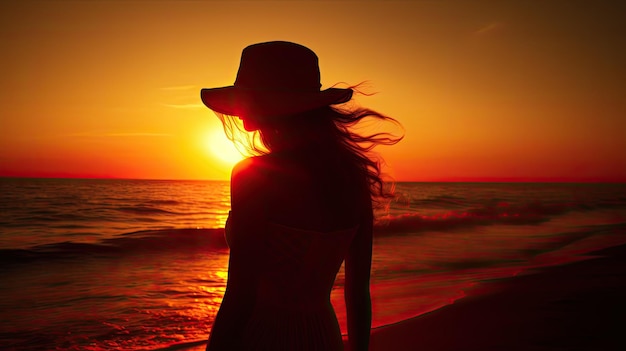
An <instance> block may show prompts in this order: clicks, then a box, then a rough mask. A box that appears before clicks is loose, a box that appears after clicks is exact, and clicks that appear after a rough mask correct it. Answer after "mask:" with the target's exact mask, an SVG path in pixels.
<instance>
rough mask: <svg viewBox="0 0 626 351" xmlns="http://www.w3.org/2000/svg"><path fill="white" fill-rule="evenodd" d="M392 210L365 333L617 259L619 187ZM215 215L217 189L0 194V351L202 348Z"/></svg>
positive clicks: (339, 287) (6, 181) (421, 194)
mask: <svg viewBox="0 0 626 351" xmlns="http://www.w3.org/2000/svg"><path fill="white" fill-rule="evenodd" d="M396 195H397V196H396V198H395V200H393V201H392V202H391V203H390V205H389V207H388V208H384V209H380V210H378V211H377V213H376V218H377V219H376V226H375V238H374V257H373V264H372V282H371V291H372V299H373V326H374V327H377V326H382V325H387V324H391V323H394V322H398V321H401V320H404V319H406V318H410V317H413V316H417V315H420V314H423V313H426V312H429V311H432V310H435V309H438V308H440V307H442V306H445V305H448V304H451V303H454V301H456V300H458V299H460V298H463V297H464V296H465V295H466V294H467V292H468V291H470V290H472V289H474V288H476V287H477V286H479V285H480V284H482V283H484V282H487V281H490V280H494V279H500V278H507V277H512V276H516V275H520V274H527V273H529V272H532V270H533V269H535V268H538V267H544V266H552V265H558V264H563V263H567V262H572V261H575V260H580V259H584V258H585V257H586V256H585V254H588V253H590V252H592V251H594V250H596V249H601V248H605V247H610V246H614V245H617V244H622V243H626V184H561V183H402V182H400V183H397V184H396ZM229 206H230V204H229V185H228V182H220V181H178V180H173V181H166V180H163V181H159V180H95V179H22V178H0V264H1V265H0V276H1V283H0V349H2V350H94V351H95V350H175V349H184V348H187V347H192V346H194V345H198V344H200V343H202V342H203V341H205V340H206V338H207V336H208V334H209V332H210V330H211V325H212V322H213V318H214V316H215V314H216V312H217V309H218V308H219V304H220V301H221V297H222V294H223V292H224V287H225V283H226V274H227V268H228V267H227V263H228V247H227V246H226V243H225V241H224V237H223V234H224V233H223V227H224V223H225V220H226V217H227V214H228V210H229ZM343 282H344V280H343V272H342V271H340V273H339V274H338V276H337V280H336V284H335V288H334V289H333V292H332V302H333V305H334V306H335V308H336V311H337V315H338V318H339V320H340V324H341V328H342V330H343V331H344V333H345V329H346V323H345V307H344V305H343Z"/></svg>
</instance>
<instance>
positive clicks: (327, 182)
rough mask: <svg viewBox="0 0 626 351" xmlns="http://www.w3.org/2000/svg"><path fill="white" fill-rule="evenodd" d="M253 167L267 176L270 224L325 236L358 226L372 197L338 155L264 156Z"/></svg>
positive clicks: (297, 153) (306, 152) (312, 152)
mask: <svg viewBox="0 0 626 351" xmlns="http://www.w3.org/2000/svg"><path fill="white" fill-rule="evenodd" d="M255 162H256V163H257V164H258V166H257V167H260V168H261V169H263V173H264V174H265V177H264V178H265V182H266V183H265V186H264V188H263V189H264V190H263V192H264V194H263V196H264V198H265V204H266V216H267V219H268V220H269V221H270V222H273V223H279V224H283V225H286V226H289V227H293V228H300V229H308V230H317V231H325V232H327V231H336V230H341V229H347V228H353V227H355V226H357V225H358V224H359V221H360V217H361V215H362V213H363V211H364V209H365V208H367V206H366V205H367V202H368V201H367V200H366V201H365V203H364V201H363V199H369V192H368V190H367V188H364V187H363V186H362V185H360V184H361V183H362V182H359V180H358V178H357V177H356V175H355V171H354V170H350V169H349V168H347V166H348V165H347V163H346V162H345V160H342V159H341V157H340V156H339V155H328V154H323V153H320V150H312V149H308V150H299V151H293V152H284V153H274V154H270V155H265V156H261V157H257V158H256V161H255Z"/></svg>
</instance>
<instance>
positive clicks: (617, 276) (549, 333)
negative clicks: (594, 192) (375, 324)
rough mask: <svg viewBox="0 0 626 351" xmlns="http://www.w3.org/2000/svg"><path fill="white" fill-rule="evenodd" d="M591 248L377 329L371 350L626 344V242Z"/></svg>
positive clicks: (573, 347) (607, 346)
mask: <svg viewBox="0 0 626 351" xmlns="http://www.w3.org/2000/svg"><path fill="white" fill-rule="evenodd" d="M585 256H588V257H589V256H590V257H589V258H588V259H585V260H581V261H576V262H571V263H566V264H563V265H558V266H550V267H545V268H539V269H533V270H530V271H528V272H527V273H526V274H523V275H520V276H517V277H511V278H504V279H499V280H495V281H489V282H485V283H483V284H481V285H480V286H478V287H476V288H475V289H473V290H472V291H470V292H468V296H467V297H465V298H462V299H460V300H457V301H455V302H454V303H453V304H451V305H447V306H444V307H442V308H440V309H437V310H435V311H432V312H430V313H426V314H423V315H420V316H417V317H414V318H410V319H407V320H404V321H401V322H398V323H396V324H393V325H388V326H383V327H380V328H376V329H373V330H372V334H371V341H370V350H372V351H378V350H394V351H396V350H415V349H421V350H427V351H435V350H437V351H447V350H464V351H468V350H509V351H511V350H626V337H624V336H623V330H622V329H623V326H624V325H626V299H624V297H626V245H618V246H615V247H610V248H606V249H602V250H599V251H595V252H591V253H588V254H586V255H585ZM346 349H347V348H346Z"/></svg>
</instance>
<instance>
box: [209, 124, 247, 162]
mask: <svg viewBox="0 0 626 351" xmlns="http://www.w3.org/2000/svg"><path fill="white" fill-rule="evenodd" d="M206 147H207V149H208V151H209V152H210V153H211V155H213V156H215V158H216V159H218V160H220V161H222V162H223V163H225V164H227V165H228V166H234V165H235V164H236V163H237V162H239V161H241V160H242V159H243V158H244V157H245V156H244V155H242V154H241V153H240V152H239V150H237V148H236V147H235V145H234V144H233V142H232V141H230V140H228V138H227V137H226V135H224V132H223V131H222V130H214V131H212V132H211V133H210V134H209V135H208V136H207V138H206Z"/></svg>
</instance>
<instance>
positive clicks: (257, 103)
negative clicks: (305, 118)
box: [200, 41, 352, 118]
mask: <svg viewBox="0 0 626 351" xmlns="http://www.w3.org/2000/svg"><path fill="white" fill-rule="evenodd" d="M320 87H321V84H320V70H319V65H318V59H317V55H315V53H314V52H313V51H311V50H310V49H309V48H307V47H305V46H302V45H299V44H295V43H290V42H285V41H272V42H266V43H259V44H254V45H250V46H248V47H246V48H245V49H243V52H242V54H241V62H240V64H239V71H238V72H237V78H236V80H235V84H234V85H232V86H227V87H221V88H211V89H202V90H201V92H200V96H201V98H202V102H203V103H204V104H205V105H206V106H207V107H208V108H210V109H211V110H214V111H216V112H219V113H223V114H226V115H231V116H239V117H241V116H247V117H253V118H271V117H280V116H288V115H294V114H298V113H301V112H306V111H310V110H314V109H317V108H319V107H323V106H329V105H334V104H340V103H344V102H347V101H348V100H350V98H351V97H352V90H351V89H342V88H329V89H326V90H320Z"/></svg>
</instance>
